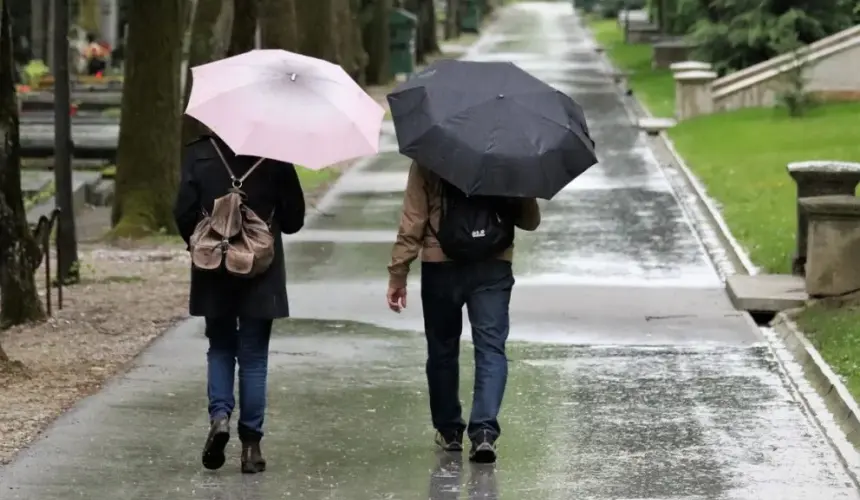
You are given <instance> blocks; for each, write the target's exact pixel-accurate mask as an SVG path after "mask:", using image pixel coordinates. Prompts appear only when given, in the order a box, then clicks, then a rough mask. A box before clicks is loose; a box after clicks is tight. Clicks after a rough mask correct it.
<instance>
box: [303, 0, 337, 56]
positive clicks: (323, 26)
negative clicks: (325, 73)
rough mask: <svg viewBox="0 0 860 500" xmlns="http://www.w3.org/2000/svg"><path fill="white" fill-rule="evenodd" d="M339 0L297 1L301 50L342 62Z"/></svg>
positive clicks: (309, 54)
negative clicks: (338, 14) (337, 3)
mask: <svg viewBox="0 0 860 500" xmlns="http://www.w3.org/2000/svg"><path fill="white" fill-rule="evenodd" d="M337 1H338V0H313V1H309V0H304V1H299V2H296V18H297V19H298V25H299V26H300V27H301V28H302V29H301V30H299V33H300V35H301V36H300V40H299V51H300V52H301V53H302V54H305V55H308V56H311V57H316V58H319V59H325V60H326V61H331V62H333V63H336V64H339V63H340V54H339V53H338V47H339V46H340V37H341V36H342V34H341V32H340V30H339V29H338V26H337V6H336V2H337Z"/></svg>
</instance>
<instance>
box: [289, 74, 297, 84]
mask: <svg viewBox="0 0 860 500" xmlns="http://www.w3.org/2000/svg"><path fill="white" fill-rule="evenodd" d="M290 81H291V82H294V81H296V74H295V73H292V74H291V75H290Z"/></svg>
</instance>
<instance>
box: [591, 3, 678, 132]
mask: <svg viewBox="0 0 860 500" xmlns="http://www.w3.org/2000/svg"><path fill="white" fill-rule="evenodd" d="M589 27H590V28H591V32H592V33H594V38H595V39H596V41H597V43H598V44H600V46H601V47H603V48H604V49H605V50H606V54H607V55H608V56H609V58H610V59H611V60H612V62H613V63H614V64H615V66H617V67H618V69H620V70H623V71H629V72H630V73H631V75H630V77H629V78H628V82H629V87H630V88H631V89H632V90H633V92H634V94H635V95H636V97H637V98H639V100H640V102H642V104H644V105H645V107H647V108H648V111H650V112H651V114H653V115H654V116H659V117H671V116H674V114H675V82H674V80H672V72H671V71H669V70H668V69H665V70H663V69H659V70H655V69H653V68H651V55H652V49H651V45H649V44H626V43H624V32H623V31H622V30H621V28H620V27H619V26H618V22H617V21H616V20H615V19H593V18H592V20H591V21H590V22H589Z"/></svg>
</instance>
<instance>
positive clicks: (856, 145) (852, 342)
mask: <svg viewBox="0 0 860 500" xmlns="http://www.w3.org/2000/svg"><path fill="white" fill-rule="evenodd" d="M591 28H592V31H593V32H594V34H595V37H596V38H597V41H598V42H599V43H600V44H601V45H602V46H603V47H604V48H606V50H607V53H608V55H609V57H610V59H611V60H612V61H613V62H614V63H615V65H616V66H618V67H620V68H621V69H624V70H629V71H633V72H635V73H634V75H633V76H632V77H631V78H630V86H631V87H632V88H633V89H634V92H635V93H636V96H637V97H638V98H639V99H640V101H642V102H643V104H645V105H646V106H647V107H648V109H649V110H650V111H651V112H652V113H653V114H656V115H659V116H671V115H672V114H673V106H674V82H673V81H672V77H671V74H669V72H665V71H659V70H653V69H651V67H650V60H651V54H650V50H648V48H647V47H648V46H643V45H626V44H624V42H623V34H622V31H621V29H620V28H619V27H618V26H617V24H616V22H615V21H614V20H608V21H604V20H598V21H594V22H592V23H591ZM858 116H860V102H853V103H828V104H823V105H821V106H818V107H817V108H815V109H813V110H812V111H811V112H809V114H808V115H807V116H805V117H803V118H791V117H789V116H788V114H787V112H786V111H785V110H783V109H780V108H753V109H742V110H738V111H732V112H728V113H717V114H713V115H709V116H702V117H697V118H695V119H691V120H685V121H683V122H681V123H680V124H678V126H676V127H674V128H672V129H671V130H669V132H668V134H669V137H671V139H672V141H673V142H674V144H675V146H676V148H677V150H678V152H679V153H680V154H681V156H682V157H683V158H684V159H685V161H686V162H687V164H688V165H689V167H690V168H691V169H692V171H693V172H694V173H695V174H696V176H697V177H698V178H699V179H701V181H702V182H703V183H704V185H705V186H706V188H707V191H708V194H709V195H710V196H711V197H712V198H713V199H714V200H716V202H717V203H718V204H719V205H720V210H721V211H722V214H723V217H725V219H726V223H727V224H728V226H729V228H730V229H731V231H732V234H734V236H735V237H736V238H737V239H738V241H739V242H740V243H741V244H742V245H743V246H744V248H745V249H746V251H747V252H748V253H749V256H750V258H751V260H752V261H753V263H754V264H755V265H756V266H758V267H759V268H761V270H762V271H763V272H766V273H788V272H790V268H791V257H790V256H791V254H792V253H793V251H794V240H795V234H796V224H797V222H796V216H795V210H796V209H795V196H796V194H795V186H794V181H793V180H792V179H791V177H789V175H788V173H787V172H786V165H787V164H788V163H791V162H795V161H804V160H841V161H853V162H860V135H858V132H857V117H858ZM795 319H796V321H797V323H798V326H799V327H800V328H801V330H802V331H803V332H805V333H806V335H807V337H808V338H809V340H810V342H812V344H813V345H814V346H815V348H816V349H817V350H818V351H819V352H820V353H821V355H822V357H823V358H824V360H825V361H826V362H827V363H828V364H829V365H830V366H831V367H832V368H833V370H834V371H835V372H836V373H837V374H839V375H840V376H841V377H842V378H843V380H844V381H845V384H846V386H847V387H848V390H849V391H850V392H851V394H852V395H853V396H854V397H855V399H860V300H858V299H857V298H854V299H853V300H841V301H838V302H837V301H829V302H819V303H814V304H812V305H810V306H808V307H806V308H805V309H803V310H802V311H800V312H799V313H798V314H797V316H796V318H795Z"/></svg>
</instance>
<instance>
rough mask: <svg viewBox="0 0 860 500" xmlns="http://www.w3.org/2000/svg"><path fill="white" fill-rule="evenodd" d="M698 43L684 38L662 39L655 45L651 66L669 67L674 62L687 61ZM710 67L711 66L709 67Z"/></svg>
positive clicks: (657, 67) (656, 67) (658, 67)
mask: <svg viewBox="0 0 860 500" xmlns="http://www.w3.org/2000/svg"><path fill="white" fill-rule="evenodd" d="M695 48H696V44H694V43H692V42H690V41H688V40H684V39H674V40H662V41H659V42H655V43H654V45H653V50H654V52H653V55H652V57H651V67H652V68H655V69H667V68H669V67H671V66H672V64H674V63H678V62H683V61H686V60H687V58H688V57H689V56H690V53H691V52H692V51H693V49H695ZM707 69H710V68H707Z"/></svg>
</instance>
